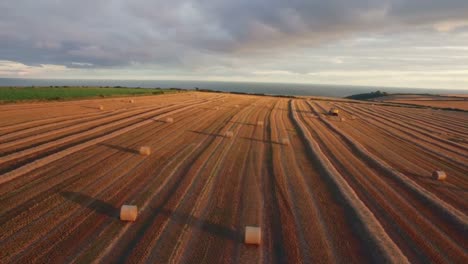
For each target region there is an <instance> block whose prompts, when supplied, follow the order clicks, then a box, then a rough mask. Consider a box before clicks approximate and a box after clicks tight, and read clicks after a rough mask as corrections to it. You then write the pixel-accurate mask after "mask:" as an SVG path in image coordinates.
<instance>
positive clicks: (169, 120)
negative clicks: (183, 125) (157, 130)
mask: <svg viewBox="0 0 468 264" xmlns="http://www.w3.org/2000/svg"><path fill="white" fill-rule="evenodd" d="M166 123H174V118H172V117H168V118H166Z"/></svg>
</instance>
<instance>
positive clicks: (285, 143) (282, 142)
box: [281, 137, 289, 146]
mask: <svg viewBox="0 0 468 264" xmlns="http://www.w3.org/2000/svg"><path fill="white" fill-rule="evenodd" d="M281 144H283V145H286V146H287V145H289V138H287V137H284V138H282V139H281Z"/></svg>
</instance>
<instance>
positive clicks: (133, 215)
mask: <svg viewBox="0 0 468 264" xmlns="http://www.w3.org/2000/svg"><path fill="white" fill-rule="evenodd" d="M137 216H138V207H137V206H136V205H126V204H124V205H122V207H121V208H120V220H122V221H130V222H134V221H135V220H136V219H137Z"/></svg>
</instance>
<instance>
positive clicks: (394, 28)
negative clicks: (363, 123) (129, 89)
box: [0, 0, 468, 90]
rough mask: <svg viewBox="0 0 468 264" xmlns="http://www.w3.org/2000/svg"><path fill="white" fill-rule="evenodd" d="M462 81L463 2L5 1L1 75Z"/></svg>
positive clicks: (466, 40)
mask: <svg viewBox="0 0 468 264" xmlns="http://www.w3.org/2000/svg"><path fill="white" fill-rule="evenodd" d="M2 77H3V78H59V79H136V80H158V79H161V80H162V79H164V80H212V81H252V82H282V83H284V82H291V83H313V84H343V85H364V86H382V87H385V86H387V87H388V86H389V87H412V88H417V87H421V88H450V89H465V90H466V89H468V1H467V0H328V1H324V0H289V1H285V0H224V1H223V0H200V1H186V0H171V1H162V0H131V1H129V0H40V1H38V0H2V1H0V78H2Z"/></svg>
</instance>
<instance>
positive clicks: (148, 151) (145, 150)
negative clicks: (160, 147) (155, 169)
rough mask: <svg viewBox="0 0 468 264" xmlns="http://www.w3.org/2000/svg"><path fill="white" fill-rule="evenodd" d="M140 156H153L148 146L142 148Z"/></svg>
mask: <svg viewBox="0 0 468 264" xmlns="http://www.w3.org/2000/svg"><path fill="white" fill-rule="evenodd" d="M140 154H141V155H145V156H148V155H150V154H151V148H150V147H148V146H144V147H140Z"/></svg>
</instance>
